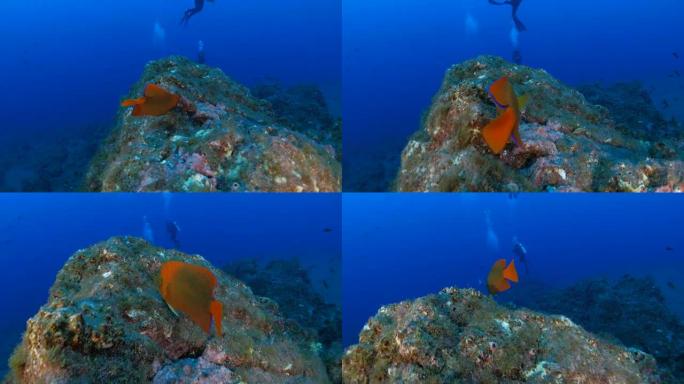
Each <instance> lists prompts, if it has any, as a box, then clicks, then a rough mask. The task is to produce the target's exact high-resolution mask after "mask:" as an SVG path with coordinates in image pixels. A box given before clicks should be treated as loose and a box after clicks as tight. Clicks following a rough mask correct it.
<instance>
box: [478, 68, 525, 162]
mask: <svg viewBox="0 0 684 384" xmlns="http://www.w3.org/2000/svg"><path fill="white" fill-rule="evenodd" d="M489 95H490V96H491V98H492V101H493V102H494V104H496V108H497V110H498V112H499V116H498V117H497V118H496V119H494V120H492V121H491V122H489V124H487V125H486V126H485V127H484V128H482V137H483V138H484V140H485V142H486V143H487V145H488V146H489V148H490V149H491V150H492V152H494V153H495V154H497V155H498V154H499V153H501V151H503V149H504V148H505V147H506V144H508V142H509V140H511V139H513V141H514V142H515V143H516V144H518V145H522V144H523V142H522V138H521V137H520V131H519V130H518V128H519V126H520V115H521V113H522V112H521V111H522V110H523V109H524V108H525V104H527V96H526V95H523V96H521V97H518V96H517V95H516V94H515V91H514V90H513V86H512V85H511V83H510V81H509V80H508V77H506V76H504V77H502V78H500V79H498V80H497V81H495V82H494V83H493V84H492V85H491V86H490V87H489Z"/></svg>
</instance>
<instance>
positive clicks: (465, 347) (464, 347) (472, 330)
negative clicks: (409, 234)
mask: <svg viewBox="0 0 684 384" xmlns="http://www.w3.org/2000/svg"><path fill="white" fill-rule="evenodd" d="M655 371H656V363H655V360H654V359H653V357H651V356H650V355H648V354H646V353H644V352H641V351H639V350H636V349H627V348H624V347H621V346H618V345H615V344H612V343H609V342H606V341H603V340H601V339H599V338H597V337H595V336H593V335H592V334H590V333H588V332H586V331H585V330H583V329H582V328H581V327H579V326H577V325H575V324H574V323H573V322H572V321H570V320H569V319H568V318H566V317H563V316H546V315H542V314H540V313H536V312H532V311H529V310H522V309H521V310H511V309H507V308H504V307H502V306H500V305H498V304H496V303H495V302H494V301H493V300H492V299H490V298H488V297H486V296H484V295H482V294H481V293H479V292H477V291H475V290H472V289H456V288H446V289H444V290H442V291H441V292H440V293H438V294H436V295H429V296H425V297H422V298H418V299H416V300H413V301H404V302H401V303H398V304H392V305H388V306H384V307H382V308H381V309H380V310H379V311H378V314H377V315H376V316H374V317H373V318H371V319H370V320H369V321H368V323H367V324H366V326H365V327H364V329H363V331H362V332H361V335H360V338H359V344H357V345H354V346H352V347H350V348H349V349H348V350H347V351H346V354H345V356H344V358H343V361H342V373H343V377H344V381H345V383H427V384H429V383H460V382H467V383H483V384H486V383H585V384H605V383H625V384H632V383H633V384H643V383H659V382H660V378H659V377H658V375H657V374H656V373H655Z"/></svg>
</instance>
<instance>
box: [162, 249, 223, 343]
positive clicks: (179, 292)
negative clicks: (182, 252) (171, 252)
mask: <svg viewBox="0 0 684 384" xmlns="http://www.w3.org/2000/svg"><path fill="white" fill-rule="evenodd" d="M160 275H161V284H160V287H159V291H160V292H161V295H162V297H163V298H164V300H165V301H166V303H167V304H168V305H169V307H171V309H172V310H174V312H175V311H180V312H182V313H183V314H185V315H186V316H188V317H189V318H190V319H191V320H192V321H193V322H194V323H195V324H197V325H199V326H200V328H202V329H203V330H204V332H206V333H209V328H211V319H212V317H213V319H214V326H215V327H216V333H217V334H218V335H219V336H221V334H222V327H221V319H223V304H221V303H220V302H218V301H216V300H214V288H215V287H216V276H214V274H213V273H211V271H210V270H209V269H208V268H205V267H202V266H199V265H194V264H188V263H184V262H182V261H167V262H166V263H164V264H162V267H161V272H160Z"/></svg>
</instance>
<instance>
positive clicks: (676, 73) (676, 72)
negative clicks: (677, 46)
mask: <svg viewBox="0 0 684 384" xmlns="http://www.w3.org/2000/svg"><path fill="white" fill-rule="evenodd" d="M672 73H673V74H674V75H675V76H677V77H681V76H682V75H681V74H680V73H679V71H678V70H676V69H675V70H674V71H672Z"/></svg>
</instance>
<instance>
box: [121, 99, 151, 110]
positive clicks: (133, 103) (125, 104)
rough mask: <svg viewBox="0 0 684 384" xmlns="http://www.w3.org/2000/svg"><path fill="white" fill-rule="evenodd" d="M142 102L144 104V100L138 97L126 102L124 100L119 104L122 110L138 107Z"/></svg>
mask: <svg viewBox="0 0 684 384" xmlns="http://www.w3.org/2000/svg"><path fill="white" fill-rule="evenodd" d="M144 102H145V98H144V97H139V98H137V99H127V100H124V101H122V102H121V106H122V107H124V108H125V107H133V106H136V105H140V104H142V103H144Z"/></svg>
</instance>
